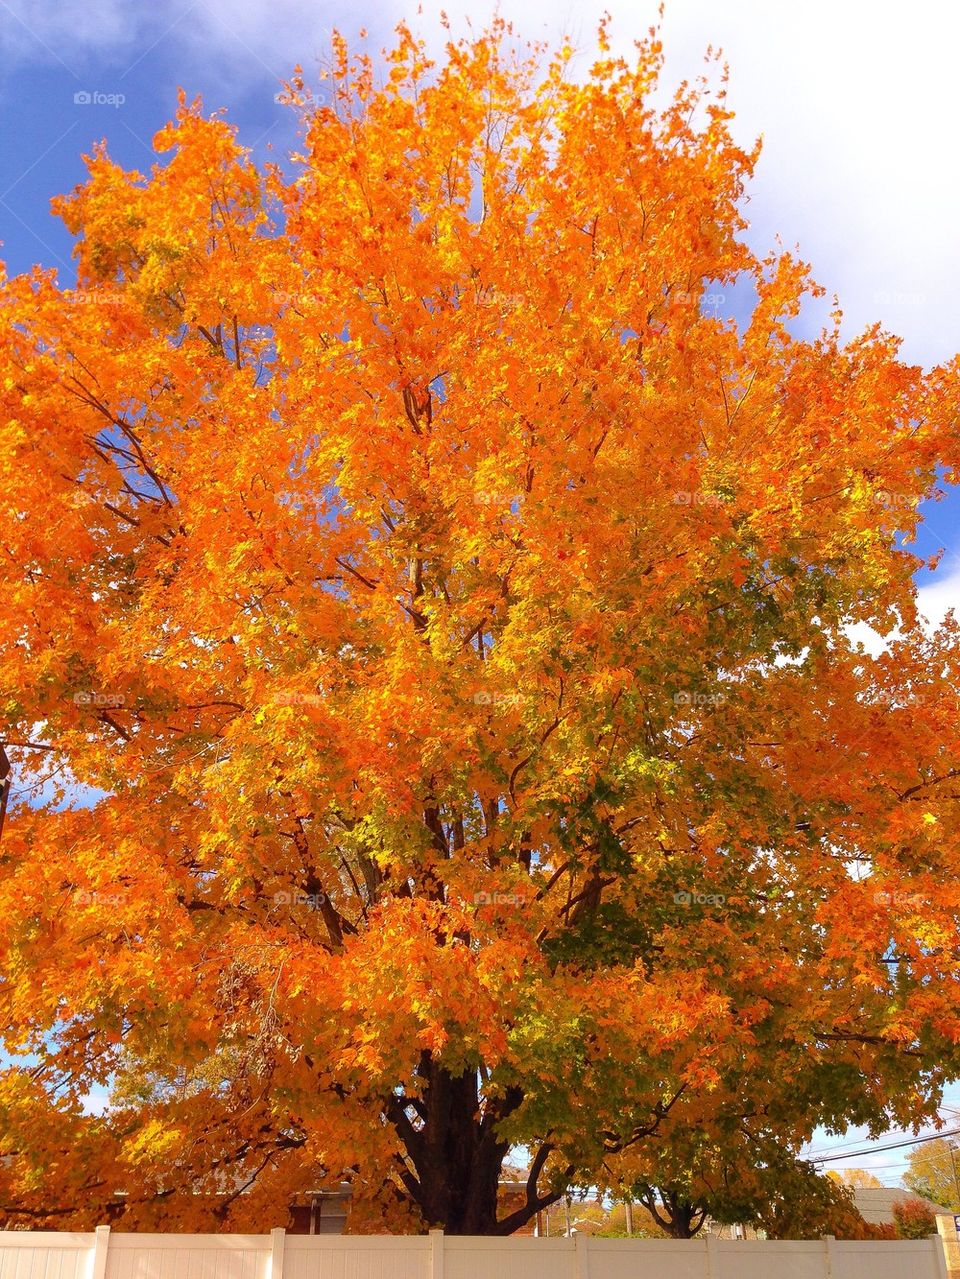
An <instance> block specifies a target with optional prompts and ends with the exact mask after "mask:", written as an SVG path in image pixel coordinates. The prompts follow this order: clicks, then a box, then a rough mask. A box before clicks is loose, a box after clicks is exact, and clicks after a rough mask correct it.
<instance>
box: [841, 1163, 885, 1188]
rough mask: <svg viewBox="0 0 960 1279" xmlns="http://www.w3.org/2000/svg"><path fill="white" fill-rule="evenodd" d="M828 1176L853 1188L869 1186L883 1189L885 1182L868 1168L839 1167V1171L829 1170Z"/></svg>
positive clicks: (842, 1184)
mask: <svg viewBox="0 0 960 1279" xmlns="http://www.w3.org/2000/svg"><path fill="white" fill-rule="evenodd" d="M827 1176H828V1177H829V1178H830V1179H831V1180H833V1181H836V1182H839V1184H840V1185H841V1186H849V1187H850V1188H851V1190H856V1189H858V1188H860V1187H868V1188H871V1189H874V1190H876V1189H878V1188H879V1189H882V1188H883V1182H882V1181H881V1180H880V1178H879V1177H875V1176H874V1175H873V1173H872V1172H868V1171H867V1170H866V1168H839V1169H837V1171H835V1172H833V1171H831V1172H828V1173H827Z"/></svg>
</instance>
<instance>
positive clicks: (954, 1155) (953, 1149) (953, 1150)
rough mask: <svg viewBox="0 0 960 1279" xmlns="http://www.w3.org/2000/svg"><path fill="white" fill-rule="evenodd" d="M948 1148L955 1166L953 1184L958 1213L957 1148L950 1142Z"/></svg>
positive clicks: (959, 1177) (959, 1185) (958, 1177)
mask: <svg viewBox="0 0 960 1279" xmlns="http://www.w3.org/2000/svg"><path fill="white" fill-rule="evenodd" d="M947 1147H948V1149H949V1151H950V1162H951V1163H952V1164H953V1184H954V1188H955V1189H956V1192H957V1211H958V1212H960V1176H958V1174H957V1148H956V1146H955V1145H954V1144H953V1142H952V1141H948V1143H947Z"/></svg>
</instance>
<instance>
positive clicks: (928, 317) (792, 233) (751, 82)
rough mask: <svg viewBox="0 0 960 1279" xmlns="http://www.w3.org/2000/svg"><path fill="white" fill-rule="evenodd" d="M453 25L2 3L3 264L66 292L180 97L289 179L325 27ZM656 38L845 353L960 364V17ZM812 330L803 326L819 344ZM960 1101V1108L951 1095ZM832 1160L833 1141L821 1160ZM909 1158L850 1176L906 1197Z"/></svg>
mask: <svg viewBox="0 0 960 1279" xmlns="http://www.w3.org/2000/svg"><path fill="white" fill-rule="evenodd" d="M656 7H657V6H656V3H652V2H650V0H599V2H598V0H582V2H578V3H576V4H573V3H570V2H569V0H523V3H522V4H521V3H513V0H502V3H501V6H500V8H501V11H502V13H503V16H505V17H507V18H509V19H512V20H513V21H514V24H515V26H516V27H517V29H518V31H519V32H520V33H521V34H522V35H525V36H531V37H538V38H545V39H548V40H556V39H557V38H559V36H560V35H561V34H562V33H563V32H567V33H569V34H570V35H571V36H572V37H573V38H574V39H575V40H576V41H577V42H578V43H579V45H580V47H581V48H582V49H583V50H584V55H583V61H584V62H585V61H586V60H587V58H588V57H589V53H590V51H591V49H592V47H593V46H592V36H593V33H594V31H595V28H596V22H597V19H598V18H599V15H600V14H601V12H602V11H603V10H604V9H609V10H610V12H611V14H612V17H613V27H612V35H613V39H614V43H615V46H617V45H619V47H620V48H622V49H623V50H624V51H627V52H629V48H630V41H631V40H632V39H633V38H634V37H635V36H638V35H640V34H642V33H643V32H644V31H645V30H646V28H647V27H648V26H649V25H650V24H651V22H653V21H654V20H655V18H656ZM441 8H443V9H445V10H446V12H447V13H448V14H449V15H450V18H451V20H452V23H453V27H454V31H455V32H457V33H459V32H462V31H464V30H465V29H466V22H467V21H468V19H472V21H473V24H474V26H475V27H476V26H482V23H483V20H484V18H485V17H487V16H488V15H489V13H490V12H491V10H492V8H493V5H492V4H491V3H490V2H489V0H477V2H476V3H469V4H467V3H464V0H446V2H445V3H442V4H441V3H435V2H434V0H430V2H429V3H424V5H423V12H422V13H421V14H419V16H418V13H417V3H416V0H413V2H412V3H409V4H403V3H398V2H397V0H377V2H375V3H370V0H364V2H361V3H360V4H355V3H346V0H155V2H154V3H151V4H147V3H145V0H80V2H78V0H0V106H2V111H3V121H4V129H3V148H2V157H0V240H2V242H3V243H2V248H0V256H2V257H3V258H4V260H5V261H6V263H7V266H8V270H9V271H10V272H11V273H16V272H20V271H24V270H28V269H29V268H30V267H31V266H33V265H34V264H35V263H41V264H43V265H44V266H56V267H57V268H58V270H59V272H60V276H61V280H62V281H63V282H64V283H67V284H69V283H71V282H72V281H73V279H74V272H73V265H72V261H71V257H70V249H71V243H70V238H69V237H68V236H67V234H66V233H65V231H64V230H63V229H62V228H61V226H60V224H59V223H58V222H57V221H56V220H55V219H53V218H52V217H51V216H50V212H49V201H50V198H51V197H52V196H54V195H57V194H60V193H63V192H65V191H68V190H70V189H71V188H72V187H73V186H74V185H75V184H76V183H77V182H80V181H82V179H83V177H84V169H83V164H82V161H81V155H82V153H83V152H84V151H89V149H90V148H91V146H92V144H93V143H94V142H95V141H97V140H98V139H101V138H106V139H107V142H108V146H109V150H110V153H111V155H112V157H113V158H114V160H116V161H117V162H118V163H120V164H122V165H123V166H124V167H127V168H137V169H141V170H145V169H147V168H148V167H149V165H150V164H151V162H152V161H151V149H150V140H151V138H152V136H153V134H154V133H155V132H156V131H157V129H159V128H160V127H161V126H162V125H163V124H164V123H165V122H166V121H167V120H168V119H169V118H170V116H171V115H172V114H173V111H174V108H175V105H176V94H177V89H178V87H179V86H183V88H184V89H185V90H186V91H187V94H188V96H190V97H192V96H194V95H196V94H200V95H202V97H203V100H204V104H205V106H206V108H207V109H209V110H211V111H212V110H216V109H219V108H225V109H226V112H227V116H228V118H229V119H230V120H231V121H232V122H234V123H235V124H236V125H237V126H238V128H239V132H240V138H241V140H242V141H243V142H244V143H245V144H246V145H248V146H250V147H251V148H252V149H253V151H254V155H255V157H256V158H257V159H259V160H264V159H266V158H268V157H269V156H271V154H272V156H273V158H275V159H282V158H283V157H284V156H285V155H286V153H287V152H288V150H289V149H290V147H291V146H292V145H293V144H294V143H295V141H296V119H295V116H294V113H293V112H292V111H291V110H290V109H289V108H285V107H283V106H281V105H279V104H278V103H277V102H276V101H275V94H276V93H277V91H278V90H279V88H280V82H281V80H282V79H283V77H284V76H286V75H287V74H289V72H290V71H291V69H292V67H293V65H294V63H295V62H300V63H302V65H303V67H304V70H305V73H306V75H307V78H308V79H309V78H311V76H312V75H313V73H314V72H315V70H316V68H317V66H318V64H319V62H320V61H321V60H322V59H323V57H324V55H325V51H326V50H327V48H328V47H329V37H330V33H331V31H332V30H333V28H334V27H337V28H339V29H340V30H342V31H343V32H344V33H345V34H346V35H347V36H348V37H354V36H355V35H356V33H357V32H358V30H359V28H360V27H365V28H367V30H368V31H369V33H370V36H369V44H370V46H371V47H372V48H373V49H374V50H376V49H379V48H380V47H381V46H382V45H384V44H385V43H388V42H389V40H390V32H391V30H392V28H393V27H394V25H395V24H396V22H398V21H399V20H401V19H406V20H407V21H408V22H410V24H411V25H412V26H413V27H414V28H415V29H417V30H419V31H421V32H422V33H424V34H426V35H427V36H428V37H430V38H431V39H433V40H436V41H437V42H439V40H440V38H441V33H440V25H439V12H440V9H441ZM663 33H664V43H665V48H666V54H667V76H668V80H669V81H671V82H673V81H675V80H677V79H680V78H682V77H683V76H688V75H692V74H696V73H697V72H698V71H699V70H700V67H701V58H702V54H703V51H704V49H705V47H706V46H707V45H708V44H711V43H712V44H713V45H714V46H715V47H716V46H718V45H719V46H720V47H722V48H723V51H724V54H725V56H726V58H727V59H728V61H729V63H730V66H731V81H730V91H729V96H730V104H731V105H732V106H733V108H734V109H735V110H736V111H737V113H738V121H737V124H736V126H735V132H736V133H737V134H738V136H739V137H740V138H741V140H742V141H743V142H744V143H749V142H751V141H752V140H753V138H754V137H755V136H757V135H758V134H760V133H762V134H763V135H764V153H763V155H762V157H761V161H760V166H759V171H758V175H757V179H756V182H755V184H754V186H753V188H752V191H751V201H750V205H749V209H748V216H749V217H750V219H751V228H750V232H749V237H750V239H751V242H752V244H753V245H754V247H756V248H758V249H766V248H767V247H769V246H771V245H772V243H773V241H774V237H775V236H776V235H779V236H780V237H781V238H782V240H783V242H784V244H785V245H787V246H793V245H795V244H799V246H800V250H801V252H802V255H803V256H804V257H805V258H806V259H807V260H808V261H810V262H811V264H812V266H813V271H814V274H815V276H816V277H817V278H818V279H819V281H820V282H821V283H822V284H823V285H824V286H825V287H826V288H827V291H828V295H829V294H832V293H834V292H836V293H837V294H838V295H839V298H840V303H841V305H842V307H843V309H844V312H845V315H846V317H847V319H846V331H847V333H848V334H849V335H851V336H852V335H853V334H854V333H856V332H858V331H860V330H861V329H862V328H863V327H864V326H865V325H867V324H869V323H872V322H873V321H875V320H879V321H881V322H882V323H883V324H884V325H885V326H886V327H887V328H889V329H891V330H892V331H893V332H895V333H897V334H899V335H900V336H901V337H902V338H903V354H904V357H905V358H907V359H909V360H910V361H912V362H915V363H918V364H923V365H926V366H931V365H933V364H936V363H937V362H939V361H942V360H944V359H947V358H949V357H950V356H951V355H952V354H954V353H955V351H957V350H958V349H960V236H958V235H957V226H958V224H960V217H958V214H960V165H958V164H957V162H956V137H957V134H958V125H960V100H958V98H957V95H956V93H955V88H954V86H955V77H956V68H955V64H954V60H955V51H956V49H957V48H958V47H960V6H953V5H945V4H943V3H942V0H912V3H911V4H910V5H909V7H904V6H902V5H901V4H899V3H896V2H895V0H804V2H803V3H802V4H787V3H784V2H783V0H781V2H780V3H773V2H771V0H724V3H723V4H715V3H711V0H672V3H669V4H668V11H667V14H666V18H665V21H664V27H663ZM77 95H81V96H80V97H78V96H77ZM83 95H87V96H86V98H85V97H84V96H83ZM722 310H723V306H722V304H721V306H720V311H721V313H722ZM822 316H823V313H822V312H821V313H820V314H819V315H818V314H816V313H811V315H810V316H808V317H807V320H806V322H807V323H808V324H809V325H810V327H811V330H812V329H813V328H815V327H816V325H817V324H818V323H819V322H820V320H821V319H822ZM925 515H926V517H927V523H926V526H925V528H924V530H923V532H922V534H921V537H920V539H919V541H918V544H917V548H916V549H917V550H918V551H919V552H920V553H922V554H924V555H929V554H932V553H933V552H934V551H936V550H937V549H939V548H940V547H943V548H945V551H946V553H945V556H944V559H943V562H942V565H941V568H940V569H939V571H938V572H937V574H936V575H935V576H933V577H930V576H929V575H924V578H923V579H922V581H921V582H920V586H921V607H922V609H923V611H924V612H925V613H926V614H927V615H928V616H929V617H930V618H931V619H932V620H938V619H939V618H940V617H942V615H943V613H944V611H945V610H946V608H948V607H951V606H953V605H954V604H956V603H960V498H958V497H957V496H954V495H950V496H948V497H947V498H946V499H945V500H944V501H942V502H939V503H931V504H929V505H928V508H927V509H926V510H925ZM950 1100H951V1101H952V1102H953V1103H955V1104H958V1105H960V1088H957V1089H955V1090H953V1091H952V1093H951V1097H950ZM858 1135H859V1134H857V1133H855V1132H852V1133H851V1134H849V1136H848V1138H847V1139H845V1141H844V1143H843V1144H844V1145H847V1144H853V1142H854V1139H855V1138H856V1137H857V1136H858ZM835 1144H836V1143H835V1142H832V1143H831V1142H829V1141H827V1140H826V1139H824V1140H821V1141H818V1142H817V1143H816V1149H817V1151H818V1152H819V1151H821V1150H825V1149H826V1148H827V1147H828V1146H832V1145H835ZM903 1156H904V1152H903V1151H891V1152H889V1153H886V1154H884V1153H881V1152H877V1153H876V1154H873V1155H869V1156H867V1157H866V1158H861V1159H857V1160H851V1161H850V1163H851V1166H854V1165H856V1166H861V1167H872V1168H874V1169H875V1170H876V1171H877V1175H878V1176H880V1178H881V1180H883V1181H884V1182H886V1183H887V1184H895V1183H896V1182H897V1181H898V1179H899V1176H900V1173H901V1171H902V1169H903V1166H904V1158H903ZM832 1166H834V1167H836V1166H837V1165H836V1164H834V1165H832Z"/></svg>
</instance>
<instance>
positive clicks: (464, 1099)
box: [387, 1052, 559, 1235]
mask: <svg viewBox="0 0 960 1279" xmlns="http://www.w3.org/2000/svg"><path fill="white" fill-rule="evenodd" d="M417 1074H418V1076H419V1079H420V1081H421V1090H420V1095H419V1096H418V1097H416V1098H415V1099H411V1100H405V1099H404V1098H403V1097H392V1098H390V1100H389V1102H388V1105H387V1113H388V1116H389V1118H390V1121H391V1123H392V1124H393V1126H394V1127H395V1128H396V1130H397V1133H398V1135H399V1136H400V1138H401V1140H402V1142H403V1145H404V1148H405V1150H406V1153H407V1156H408V1163H407V1167H406V1169H405V1171H404V1173H402V1174H401V1179H402V1181H403V1183H404V1186H405V1187H406V1190H407V1192H408V1193H409V1194H410V1196H411V1198H412V1199H413V1200H414V1201H415V1202H416V1204H417V1205H418V1207H419V1208H420V1212H421V1214H422V1216H423V1218H424V1220H425V1222H426V1223H427V1225H428V1226H430V1227H438V1226H439V1227H442V1229H443V1230H444V1231H445V1232H446V1233H447V1234H450V1235H499V1234H505V1233H510V1232H511V1231H513V1230H516V1229H518V1228H519V1227H520V1226H522V1225H524V1224H526V1222H527V1221H529V1220H530V1219H531V1218H532V1217H534V1216H535V1215H536V1213H537V1212H538V1210H539V1209H541V1208H544V1207H546V1206H547V1205H548V1204H549V1203H553V1202H554V1201H555V1200H556V1199H557V1198H559V1194H547V1195H539V1194H538V1193H537V1186H536V1179H537V1176H538V1175H539V1172H540V1170H541V1169H542V1167H543V1164H544V1162H545V1161H546V1155H545V1154H544V1155H543V1156H542V1157H541V1158H538V1159H536V1160H534V1167H533V1170H532V1175H531V1179H530V1181H529V1182H528V1185H527V1195H526V1203H525V1204H524V1205H522V1206H521V1207H520V1208H517V1209H515V1210H513V1211H511V1212H509V1213H508V1214H507V1216H506V1217H504V1218H503V1219H499V1218H498V1212H497V1209H498V1197H499V1186H500V1173H501V1168H502V1166H503V1161H504V1159H505V1158H506V1156H507V1153H508V1151H509V1148H510V1147H509V1142H507V1141H504V1140H503V1139H502V1138H499V1137H498V1136H497V1135H496V1127H497V1124H498V1123H499V1122H500V1121H501V1120H502V1119H504V1118H506V1117H507V1115H509V1114H511V1113H512V1112H513V1111H514V1110H516V1109H517V1107H518V1106H519V1105H520V1103H521V1101H522V1100H523V1095H522V1093H521V1092H520V1091H519V1089H515V1088H514V1089H507V1091H506V1093H505V1094H504V1096H503V1097H501V1098H498V1099H491V1098H487V1099H485V1100H484V1102H483V1106H482V1110H481V1099H480V1091H479V1079H478V1076H477V1074H476V1073H475V1072H473V1071H467V1072H466V1073H464V1074H462V1075H451V1074H450V1072H449V1071H448V1070H446V1069H445V1067H443V1066H441V1065H439V1064H438V1063H437V1062H436V1061H435V1060H434V1058H433V1057H432V1056H431V1055H430V1053H426V1052H425V1053H424V1054H423V1055H422V1056H421V1059H420V1064H419V1066H418V1068H417ZM411 1166H412V1171H411Z"/></svg>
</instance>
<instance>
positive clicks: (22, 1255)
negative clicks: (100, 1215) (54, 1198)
mask: <svg viewBox="0 0 960 1279" xmlns="http://www.w3.org/2000/svg"><path fill="white" fill-rule="evenodd" d="M93 1240H94V1236H93V1233H92V1232H91V1233H90V1234H85V1233H80V1232H77V1233H75V1234H74V1233H68V1232H67V1231H57V1232H56V1233H53V1232H50V1231H45V1230H0V1279H88V1275H89V1271H90V1261H91V1258H92V1257H93Z"/></svg>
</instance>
